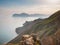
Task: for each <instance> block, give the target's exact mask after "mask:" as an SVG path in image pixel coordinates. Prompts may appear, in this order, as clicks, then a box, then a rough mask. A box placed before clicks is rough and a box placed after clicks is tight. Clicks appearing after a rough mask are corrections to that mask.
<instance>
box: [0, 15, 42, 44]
mask: <svg viewBox="0 0 60 45" xmlns="http://www.w3.org/2000/svg"><path fill="white" fill-rule="evenodd" d="M38 18H39V17H12V16H11V15H8V16H6V15H5V16H3V15H0V43H7V42H9V41H10V40H12V39H13V38H15V37H16V36H17V34H16V32H15V29H16V28H17V27H21V26H23V24H24V23H25V22H26V21H33V20H35V19H38ZM41 18H43V17H41Z"/></svg>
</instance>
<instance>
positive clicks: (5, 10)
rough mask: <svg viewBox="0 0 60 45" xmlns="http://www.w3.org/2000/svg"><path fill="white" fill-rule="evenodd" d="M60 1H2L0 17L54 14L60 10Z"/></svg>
mask: <svg viewBox="0 0 60 45" xmlns="http://www.w3.org/2000/svg"><path fill="white" fill-rule="evenodd" d="M59 2H60V0H0V15H9V14H14V13H21V12H26V13H43V14H52V13H54V12H56V11H57V10H60V3H59Z"/></svg>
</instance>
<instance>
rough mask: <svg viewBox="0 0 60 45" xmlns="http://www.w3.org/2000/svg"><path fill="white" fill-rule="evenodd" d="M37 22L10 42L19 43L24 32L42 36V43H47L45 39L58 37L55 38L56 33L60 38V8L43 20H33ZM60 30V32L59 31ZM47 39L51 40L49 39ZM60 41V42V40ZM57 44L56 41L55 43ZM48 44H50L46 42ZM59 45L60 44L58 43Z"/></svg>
mask: <svg viewBox="0 0 60 45" xmlns="http://www.w3.org/2000/svg"><path fill="white" fill-rule="evenodd" d="M33 23H35V24H33V25H32V24H30V25H32V26H31V27H30V28H29V29H28V30H25V31H24V32H22V33H21V34H19V35H18V36H17V37H16V38H15V39H13V40H11V41H10V42H8V43H19V41H20V40H21V36H22V35H24V34H31V33H35V34H38V35H39V36H40V39H41V40H42V41H41V42H42V45H44V44H45V41H44V39H45V40H46V38H48V39H50V38H51V37H53V38H51V39H56V38H54V35H56V36H57V38H58V39H60V36H59V34H60V32H59V31H60V10H59V11H57V12H55V13H54V14H52V15H51V16H50V17H49V18H46V19H43V20H42V21H41V20H40V19H38V20H35V21H33ZM57 32H59V33H57ZM48 39H47V41H50V40H48ZM59 43H60V42H59ZM54 44H55V43H54ZM46 45H48V44H47V43H46ZM58 45H59V44H58Z"/></svg>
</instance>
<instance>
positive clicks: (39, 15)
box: [12, 13, 48, 17]
mask: <svg viewBox="0 0 60 45" xmlns="http://www.w3.org/2000/svg"><path fill="white" fill-rule="evenodd" d="M12 16H13V17H48V15H45V14H28V13H20V14H13V15H12Z"/></svg>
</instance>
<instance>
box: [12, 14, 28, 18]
mask: <svg viewBox="0 0 60 45" xmlns="http://www.w3.org/2000/svg"><path fill="white" fill-rule="evenodd" d="M13 17H29V14H27V13H21V14H13Z"/></svg>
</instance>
